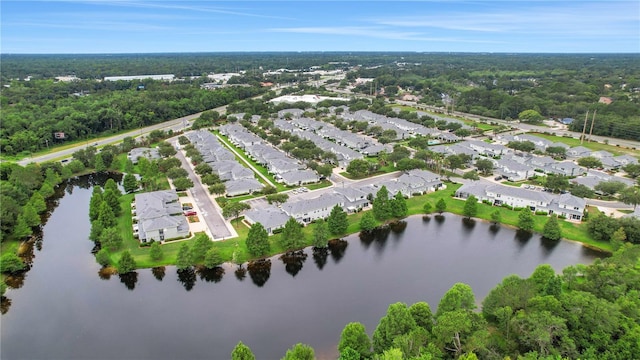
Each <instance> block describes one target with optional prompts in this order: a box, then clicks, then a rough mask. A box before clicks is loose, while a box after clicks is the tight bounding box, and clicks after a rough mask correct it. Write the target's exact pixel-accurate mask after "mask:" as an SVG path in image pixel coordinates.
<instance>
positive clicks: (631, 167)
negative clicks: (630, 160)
mask: <svg viewBox="0 0 640 360" xmlns="http://www.w3.org/2000/svg"><path fill="white" fill-rule="evenodd" d="M622 170H624V171H625V172H626V173H627V174H628V175H629V176H630V177H632V178H634V179H635V178H637V177H638V176H640V163H638V164H627V165H625V166H623V167H622Z"/></svg>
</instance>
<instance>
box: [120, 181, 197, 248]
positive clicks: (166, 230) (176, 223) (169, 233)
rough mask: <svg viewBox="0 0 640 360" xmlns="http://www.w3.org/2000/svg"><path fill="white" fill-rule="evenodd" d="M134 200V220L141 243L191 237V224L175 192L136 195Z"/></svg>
mask: <svg viewBox="0 0 640 360" xmlns="http://www.w3.org/2000/svg"><path fill="white" fill-rule="evenodd" d="M134 199H135V203H134V204H133V206H132V207H133V210H132V215H134V216H133V220H134V221H137V230H138V231H137V236H138V238H139V239H140V241H142V242H148V241H152V240H153V241H164V240H169V239H175V238H181V237H186V236H189V224H188V222H187V218H186V217H185V216H184V215H183V213H182V206H181V205H180V203H179V202H178V194H177V193H176V191H175V190H165V191H154V192H149V193H142V194H136V195H135V198H134ZM134 234H135V231H134Z"/></svg>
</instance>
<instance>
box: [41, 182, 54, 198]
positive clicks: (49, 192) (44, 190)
mask: <svg viewBox="0 0 640 360" xmlns="http://www.w3.org/2000/svg"><path fill="white" fill-rule="evenodd" d="M38 192H39V193H40V195H42V197H44V198H49V197H52V196H53V194H54V193H55V191H54V190H53V186H51V184H49V183H43V184H42V186H41V187H40V190H38Z"/></svg>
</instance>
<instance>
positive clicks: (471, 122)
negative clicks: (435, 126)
mask: <svg viewBox="0 0 640 360" xmlns="http://www.w3.org/2000/svg"><path fill="white" fill-rule="evenodd" d="M392 107H394V108H399V109H400V110H408V111H418V110H420V111H422V112H426V113H427V114H429V115H430V116H440V114H436V113H434V112H432V111H429V110H422V109H416V108H414V107H412V106H407V105H393V106H392ZM447 116H448V117H450V118H452V119H457V120H460V121H462V122H464V123H465V124H467V125H470V126H472V127H477V128H478V129H480V130H483V131H487V130H493V129H496V128H498V127H497V126H494V125H491V124H485V123H481V122H479V121H474V120H469V119H465V118H462V117H459V116H455V115H447Z"/></svg>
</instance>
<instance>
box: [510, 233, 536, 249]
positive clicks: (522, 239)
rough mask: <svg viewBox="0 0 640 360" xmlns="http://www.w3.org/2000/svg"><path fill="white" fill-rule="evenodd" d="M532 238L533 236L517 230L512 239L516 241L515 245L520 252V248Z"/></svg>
mask: <svg viewBox="0 0 640 360" xmlns="http://www.w3.org/2000/svg"><path fill="white" fill-rule="evenodd" d="M532 236H533V234H531V233H530V232H528V231H524V230H520V229H518V230H516V233H515V235H514V237H513V238H514V239H515V240H516V244H518V247H519V248H520V249H521V250H522V248H523V247H524V246H525V245H527V243H528V242H529V240H531V237H532Z"/></svg>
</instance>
